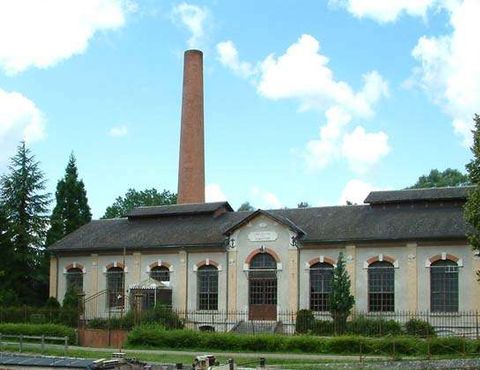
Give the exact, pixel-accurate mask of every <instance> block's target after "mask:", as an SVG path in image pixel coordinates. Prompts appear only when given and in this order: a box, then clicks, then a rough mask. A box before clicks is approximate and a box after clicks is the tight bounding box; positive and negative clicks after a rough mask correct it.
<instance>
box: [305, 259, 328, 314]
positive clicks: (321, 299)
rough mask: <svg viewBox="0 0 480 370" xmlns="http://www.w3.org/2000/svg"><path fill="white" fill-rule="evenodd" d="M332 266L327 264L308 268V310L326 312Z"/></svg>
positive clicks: (318, 264) (319, 263) (316, 264)
mask: <svg viewBox="0 0 480 370" xmlns="http://www.w3.org/2000/svg"><path fill="white" fill-rule="evenodd" d="M332 281H333V266H332V265H331V264H329V263H321V262H318V263H315V264H314V265H312V266H310V309H311V310H312V311H328V310H329V297H330V293H331V292H332Z"/></svg>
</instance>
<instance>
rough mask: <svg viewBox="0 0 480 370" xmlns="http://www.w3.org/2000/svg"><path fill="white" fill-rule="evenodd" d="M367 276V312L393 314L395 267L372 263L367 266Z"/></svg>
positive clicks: (386, 263)
mask: <svg viewBox="0 0 480 370" xmlns="http://www.w3.org/2000/svg"><path fill="white" fill-rule="evenodd" d="M367 274H368V312H395V266H394V265H393V263H391V262H389V261H375V262H372V263H371V264H370V265H369V266H368V270H367ZM374 284H375V285H374ZM373 288H374V289H373Z"/></svg>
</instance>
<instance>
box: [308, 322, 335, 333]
mask: <svg viewBox="0 0 480 370" xmlns="http://www.w3.org/2000/svg"><path fill="white" fill-rule="evenodd" d="M312 334H315V335H322V336H331V335H333V334H335V323H334V322H333V321H329V320H316V321H315V323H314V325H313V329H312Z"/></svg>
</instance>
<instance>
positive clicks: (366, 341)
mask: <svg viewBox="0 0 480 370" xmlns="http://www.w3.org/2000/svg"><path fill="white" fill-rule="evenodd" d="M478 345H479V343H478V341H471V340H468V339H463V338H431V339H428V340H425V339H420V338H413V337H402V336H389V337H382V338H366V337H358V336H339V337H330V338H326V337H315V336H309V335H295V336H287V335H285V336H284V335H275V334H263V335H245V334H233V333H208V332H200V331H193V330H165V328H163V327H162V326H159V325H143V326H138V327H136V328H134V329H133V330H132V331H131V332H130V333H129V335H128V346H129V347H133V348H138V347H141V348H145V347H148V348H159V349H194V350H199V351H215V350H217V351H219V350H228V351H253V352H258V351H264V352H302V353H316V354H326V353H328V354H350V355H358V354H364V355H369V354H371V355H388V356H391V355H396V356H400V355H408V356H420V355H427V354H428V349H429V348H430V351H431V353H432V354H441V355H448V354H457V355H458V354H459V353H464V352H463V351H464V350H465V353H466V354H468V353H472V354H473V353H476V350H477V349H478Z"/></svg>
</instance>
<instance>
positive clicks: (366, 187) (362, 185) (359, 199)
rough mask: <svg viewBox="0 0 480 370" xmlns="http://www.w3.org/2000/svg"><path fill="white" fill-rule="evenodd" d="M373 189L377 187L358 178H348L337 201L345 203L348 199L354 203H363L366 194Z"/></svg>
mask: <svg viewBox="0 0 480 370" xmlns="http://www.w3.org/2000/svg"><path fill="white" fill-rule="evenodd" d="M373 190H378V189H376V188H375V187H374V186H373V185H371V184H369V183H367V182H364V181H361V180H358V179H353V180H350V181H349V182H347V184H346V185H345V187H344V188H343V190H342V194H341V196H340V199H339V200H338V203H339V204H347V201H349V202H352V203H354V204H363V201H364V200H365V198H366V197H367V195H368V194H369V193H370V192H371V191H373Z"/></svg>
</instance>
